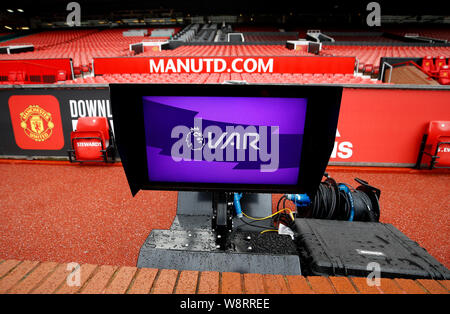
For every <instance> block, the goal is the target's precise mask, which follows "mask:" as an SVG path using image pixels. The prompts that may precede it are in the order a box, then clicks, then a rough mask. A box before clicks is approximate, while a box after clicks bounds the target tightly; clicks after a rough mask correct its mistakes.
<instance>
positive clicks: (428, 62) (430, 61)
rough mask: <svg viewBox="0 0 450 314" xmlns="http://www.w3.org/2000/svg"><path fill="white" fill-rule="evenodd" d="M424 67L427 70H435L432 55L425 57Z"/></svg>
mask: <svg viewBox="0 0 450 314" xmlns="http://www.w3.org/2000/svg"><path fill="white" fill-rule="evenodd" d="M422 68H423V69H424V70H425V71H427V72H434V71H435V66H434V61H433V58H432V57H431V56H426V57H425V58H423V61H422Z"/></svg>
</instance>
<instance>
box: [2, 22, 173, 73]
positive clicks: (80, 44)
mask: <svg viewBox="0 0 450 314" xmlns="http://www.w3.org/2000/svg"><path fill="white" fill-rule="evenodd" d="M177 29H178V28H177ZM122 32H123V29H107V30H70V31H67V30H66V31H49V32H42V33H38V34H33V35H30V36H26V37H21V38H17V39H14V40H10V41H7V42H5V44H19V43H20V44H24V43H31V44H33V45H34V46H35V51H33V52H24V53H18V54H14V55H0V59H35V58H72V60H73V63H74V70H75V71H77V70H78V73H76V74H79V72H80V70H82V71H83V72H88V71H90V67H91V63H92V58H93V57H118V56H130V55H132V54H131V52H130V51H129V45H130V44H132V43H136V42H140V41H142V40H143V39H144V38H149V37H143V36H137V37H134V36H133V37H124V36H123V35H122ZM150 38H152V37H150Z"/></svg>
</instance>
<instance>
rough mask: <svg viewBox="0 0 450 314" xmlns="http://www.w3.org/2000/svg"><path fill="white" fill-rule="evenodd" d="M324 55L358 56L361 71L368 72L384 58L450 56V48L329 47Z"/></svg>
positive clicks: (324, 50) (326, 47)
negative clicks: (369, 68) (366, 68)
mask: <svg viewBox="0 0 450 314" xmlns="http://www.w3.org/2000/svg"><path fill="white" fill-rule="evenodd" d="M321 54H322V55H333V56H356V58H358V61H359V70H360V71H361V72H367V70H365V67H366V66H367V65H371V66H372V67H373V68H374V69H375V67H378V66H379V64H380V59H381V58H382V57H410V58H411V57H413V58H422V57H423V56H426V55H431V56H445V57H446V58H448V57H449V56H450V47H431V46H428V47H424V46H327V45H324V46H323V47H322V52H321Z"/></svg>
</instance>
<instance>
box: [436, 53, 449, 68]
mask: <svg viewBox="0 0 450 314" xmlns="http://www.w3.org/2000/svg"><path fill="white" fill-rule="evenodd" d="M444 65H447V61H446V60H445V57H444V56H439V57H438V58H436V62H435V67H436V72H439V71H440V69H441V67H442V66H444Z"/></svg>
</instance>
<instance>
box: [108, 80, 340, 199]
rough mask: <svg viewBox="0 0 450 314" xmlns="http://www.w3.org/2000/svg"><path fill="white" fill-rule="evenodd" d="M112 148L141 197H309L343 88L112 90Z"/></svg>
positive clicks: (209, 86) (154, 87) (189, 86)
mask: <svg viewBox="0 0 450 314" xmlns="http://www.w3.org/2000/svg"><path fill="white" fill-rule="evenodd" d="M110 94H111V106H112V111H113V119H114V129H115V135H116V141H117V146H118V150H119V154H120V157H121V160H122V164H123V167H124V169H125V173H126V176H127V179H128V183H129V185H130V188H131V191H132V193H133V195H135V194H136V193H137V192H138V191H139V190H141V189H150V190H179V191H182V190H185V191H227V192H240V191H242V192H262V193H314V191H315V190H316V189H317V187H318V185H319V183H320V181H321V178H322V176H323V174H324V171H325V168H326V165H327V163H328V160H329V158H330V155H331V152H332V150H333V146H334V140H335V135H336V127H337V122H338V117H339V108H340V101H341V95H342V87H338V86H300V85H225V84H217V85H216V84H198V85H197V84H186V85H185V84H111V85H110Z"/></svg>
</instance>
